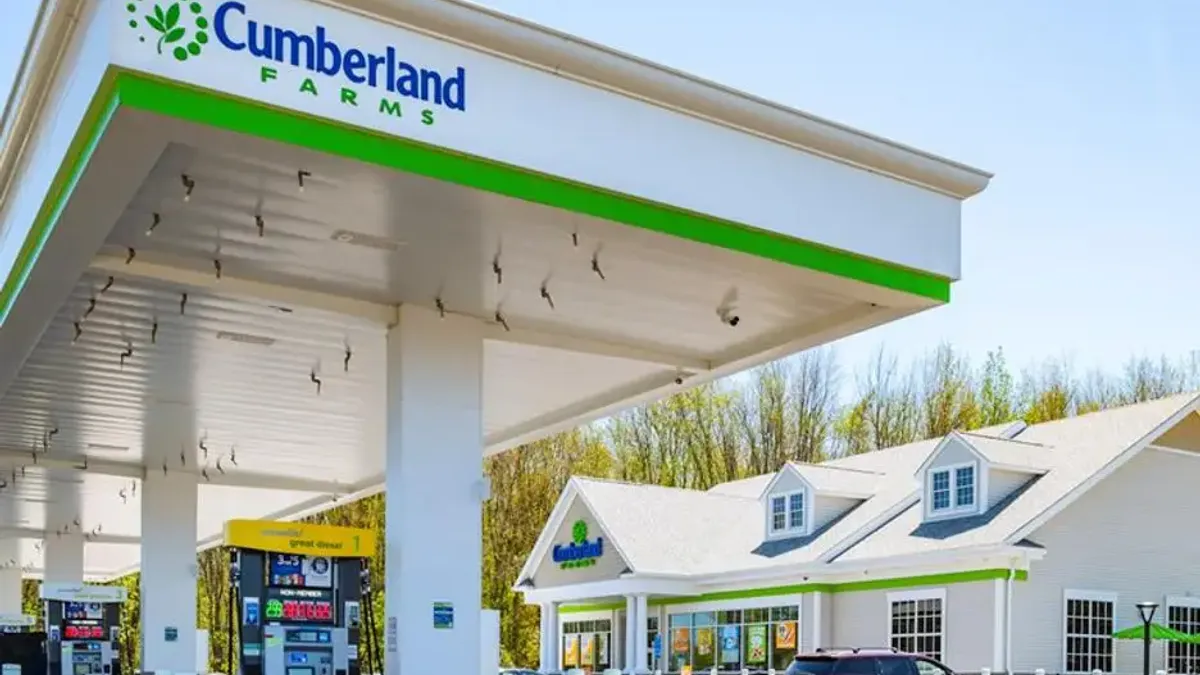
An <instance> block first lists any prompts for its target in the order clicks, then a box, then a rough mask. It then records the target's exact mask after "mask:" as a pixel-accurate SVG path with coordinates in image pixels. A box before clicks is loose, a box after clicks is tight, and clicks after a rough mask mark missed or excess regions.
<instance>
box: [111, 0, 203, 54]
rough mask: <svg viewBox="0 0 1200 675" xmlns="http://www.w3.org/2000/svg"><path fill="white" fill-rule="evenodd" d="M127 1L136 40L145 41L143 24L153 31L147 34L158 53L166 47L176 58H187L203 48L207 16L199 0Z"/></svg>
mask: <svg viewBox="0 0 1200 675" xmlns="http://www.w3.org/2000/svg"><path fill="white" fill-rule="evenodd" d="M127 1H128V4H126V5H125V9H126V11H128V12H129V14H130V19H129V27H130V28H132V29H133V30H135V31H139V34H138V41H139V42H145V41H146V35H145V34H144V32H143V30H144V29H143V26H146V27H149V29H150V30H151V31H153V33H152V34H151V36H150V37H151V39H152V40H154V41H155V45H154V47H155V51H156V52H157V53H158V54H162V53H163V49H164V48H165V49H167V51H168V52H169V53H170V54H171V56H173V57H175V60H176V61H187V60H188V59H189V58H192V57H195V56H200V54H201V52H203V51H204V45H206V44H208V26H209V19H208V17H207V16H205V15H204V6H203V5H201V4H200V3H199V2H192V3H185V2H155V0H127ZM185 8H186V9H185Z"/></svg>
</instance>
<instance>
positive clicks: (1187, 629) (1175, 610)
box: [1167, 598, 1200, 675]
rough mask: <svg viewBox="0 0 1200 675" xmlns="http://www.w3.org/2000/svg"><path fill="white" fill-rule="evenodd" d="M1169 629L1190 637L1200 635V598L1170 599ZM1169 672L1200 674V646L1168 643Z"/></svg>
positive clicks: (1168, 610) (1172, 641)
mask: <svg viewBox="0 0 1200 675" xmlns="http://www.w3.org/2000/svg"><path fill="white" fill-rule="evenodd" d="M1167 627H1168V628H1171V629H1173V630H1177V631H1179V632H1181V633H1187V634H1188V635H1195V634H1196V633H1200V598H1168V599H1167ZM1167 672H1168V673H1187V674H1188V675H1193V674H1195V673H1200V644H1193V643H1190V642H1176V641H1174V640H1171V641H1169V642H1167Z"/></svg>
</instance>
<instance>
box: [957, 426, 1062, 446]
mask: <svg viewBox="0 0 1200 675" xmlns="http://www.w3.org/2000/svg"><path fill="white" fill-rule="evenodd" d="M1031 426H1032V425H1031ZM958 433H959V434H961V435H963V436H974V437H976V438H986V439H988V440H989V441H1003V442H1005V443H1018V444H1020V445H1028V446H1030V447H1035V448H1053V447H1054V446H1053V445H1046V444H1045V443H1036V442H1034V441H1022V440H1020V439H1016V438H1004V437H1003V436H988V435H987V434H981V433H979V432H977V431H959V432H958Z"/></svg>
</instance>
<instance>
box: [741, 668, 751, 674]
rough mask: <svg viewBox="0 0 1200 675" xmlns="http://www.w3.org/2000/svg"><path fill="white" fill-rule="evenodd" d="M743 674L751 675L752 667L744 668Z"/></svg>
mask: <svg viewBox="0 0 1200 675" xmlns="http://www.w3.org/2000/svg"><path fill="white" fill-rule="evenodd" d="M742 675H750V669H749V668H742Z"/></svg>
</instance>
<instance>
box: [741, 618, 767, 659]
mask: <svg viewBox="0 0 1200 675" xmlns="http://www.w3.org/2000/svg"><path fill="white" fill-rule="evenodd" d="M766 660H767V627H766V626H764V625H762V624H758V625H756V626H747V627H746V663H753V664H759V663H765V662H766Z"/></svg>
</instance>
